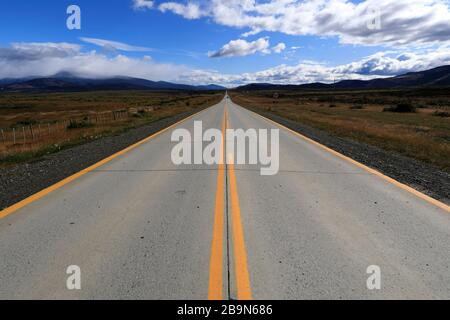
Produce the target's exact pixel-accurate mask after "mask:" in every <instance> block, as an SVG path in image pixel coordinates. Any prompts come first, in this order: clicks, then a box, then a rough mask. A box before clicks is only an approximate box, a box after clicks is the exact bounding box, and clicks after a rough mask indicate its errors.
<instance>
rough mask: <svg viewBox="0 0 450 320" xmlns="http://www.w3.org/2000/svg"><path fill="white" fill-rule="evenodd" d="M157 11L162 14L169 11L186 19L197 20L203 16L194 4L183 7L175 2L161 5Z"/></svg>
mask: <svg viewBox="0 0 450 320" xmlns="http://www.w3.org/2000/svg"><path fill="white" fill-rule="evenodd" d="M158 9H159V10H160V11H162V12H166V11H171V12H173V13H175V14H178V15H180V16H183V17H184V18H186V19H198V18H200V17H202V16H203V11H202V10H201V9H200V7H199V6H198V5H197V4H195V3H188V4H186V5H184V4H180V3H177V2H165V3H163V4H161V5H160V6H159V7H158Z"/></svg>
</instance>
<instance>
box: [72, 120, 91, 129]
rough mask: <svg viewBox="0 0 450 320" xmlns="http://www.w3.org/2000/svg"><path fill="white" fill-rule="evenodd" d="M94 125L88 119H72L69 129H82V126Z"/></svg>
mask: <svg viewBox="0 0 450 320" xmlns="http://www.w3.org/2000/svg"><path fill="white" fill-rule="evenodd" d="M90 127H92V124H91V123H90V122H89V121H87V120H81V121H76V120H70V123H69V125H68V126H67V129H82V128H90Z"/></svg>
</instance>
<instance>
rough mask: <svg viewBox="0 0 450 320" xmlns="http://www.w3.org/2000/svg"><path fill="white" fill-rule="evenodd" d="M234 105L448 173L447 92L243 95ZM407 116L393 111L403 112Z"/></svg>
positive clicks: (449, 126) (449, 104)
mask: <svg viewBox="0 0 450 320" xmlns="http://www.w3.org/2000/svg"><path fill="white" fill-rule="evenodd" d="M231 96H232V98H233V99H234V101H235V102H236V103H238V104H240V105H242V106H245V107H249V108H252V109H255V110H259V111H264V112H270V113H273V114H276V115H279V116H281V117H284V118H287V119H290V120H294V121H297V122H299V123H303V124H306V125H309V126H312V127H315V128H318V129H321V130H324V131H327V132H329V133H331V134H333V135H335V136H339V137H346V138H351V139H354V140H357V141H361V142H364V143H367V144H370V145H374V146H377V147H380V148H383V149H385V150H388V151H395V152H397V153H400V154H403V155H406V156H409V157H412V158H415V159H418V160H421V161H424V162H427V163H430V164H434V165H436V166H438V167H440V168H442V169H444V170H446V171H450V117H449V115H450V114H449V112H450V90H448V89H423V90H387V91H327V92H325V91H277V92H274V91H247V92H238V91H235V92H231ZM405 106H406V111H410V112H392V111H395V110H400V111H401V110H403V108H404V107H405Z"/></svg>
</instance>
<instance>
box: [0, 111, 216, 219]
mask: <svg viewBox="0 0 450 320" xmlns="http://www.w3.org/2000/svg"><path fill="white" fill-rule="evenodd" d="M209 108H211V107H209ZM209 108H206V109H203V110H201V111H199V112H197V113H195V114H193V115H190V116H189V117H187V118H185V119H183V120H180V121H178V122H176V123H174V124H173V125H171V126H169V127H167V128H165V129H162V130H161V131H158V132H156V133H154V134H152V135H151V136H149V137H147V138H145V139H143V140H141V141H139V142H137V143H135V144H133V145H131V146H129V147H127V148H125V149H123V150H122V151H119V152H117V153H115V154H113V155H111V156H109V157H107V158H105V159H103V160H101V161H99V162H97V163H96V164H94V165H92V166H90V167H88V168H86V169H83V170H81V171H80V172H77V173H75V174H74V175H72V176H70V177H68V178H65V179H64V180H61V181H60V182H57V183H56V184H54V185H52V186H50V187H47V188H45V189H43V190H42V191H39V192H38V193H35V194H33V195H32V196H30V197H28V198H26V199H24V200H22V201H20V202H18V203H16V204H14V205H12V206H10V207H8V208H6V209H3V210H2V211H0V219H3V218H5V217H7V216H9V215H10V214H12V213H14V212H16V211H17V210H19V209H21V208H23V207H25V206H27V205H29V204H31V203H33V202H35V201H37V200H39V199H41V198H43V197H45V196H46V195H48V194H49V193H51V192H53V191H55V190H58V189H59V188H61V187H63V186H65V185H66V184H68V183H71V182H72V181H74V180H76V179H78V178H80V177H82V176H84V175H85V174H87V173H89V172H91V171H93V170H95V169H97V168H99V167H101V166H103V165H105V164H107V163H108V162H110V161H112V160H113V159H115V158H117V157H119V156H121V155H123V154H125V153H127V152H129V151H131V150H133V149H135V148H137V147H139V146H140V145H142V144H144V143H146V142H148V141H149V140H151V139H153V138H156V137H157V136H159V135H160V134H162V133H164V132H166V131H167V130H170V129H171V128H173V127H175V126H177V125H179V124H181V123H183V122H185V121H188V120H189V119H191V118H193V117H195V116H197V115H199V114H200V113H202V112H204V111H206V110H208V109H209Z"/></svg>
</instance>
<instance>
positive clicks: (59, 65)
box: [0, 43, 450, 86]
mask: <svg viewBox="0 0 450 320" xmlns="http://www.w3.org/2000/svg"><path fill="white" fill-rule="evenodd" d="M449 64H450V47H435V48H432V49H422V50H421V51H420V52H418V51H415V52H410V51H405V52H399V51H390V52H380V53H377V54H374V55H372V56H369V57H366V58H364V59H361V60H359V61H355V62H352V63H348V64H344V65H338V66H329V65H327V64H325V63H323V62H316V61H302V62H300V63H298V64H296V65H286V64H283V65H279V66H276V67H273V68H269V69H266V70H261V71H258V72H251V73H242V74H222V73H219V72H217V71H214V70H196V69H192V68H189V67H186V66H183V65H176V64H166V63H158V62H156V61H154V60H152V59H151V57H149V56H143V57H142V58H131V57H126V56H124V55H120V54H119V55H115V56H113V57H110V56H108V55H105V54H100V53H98V52H95V51H90V52H85V51H83V50H82V48H81V46H80V45H77V44H71V43H13V44H12V45H11V46H9V47H6V48H2V47H0V79H2V78H21V77H29V76H52V75H54V74H57V73H60V72H70V73H73V74H75V75H78V76H81V77H92V78H106V77H114V76H129V77H137V78H144V79H150V80H165V81H174V82H181V83H190V84H209V83H217V84H222V85H226V86H236V85H240V84H245V83H252V82H271V83H280V84H287V83H291V84H300V83H310V82H317V81H320V82H332V81H333V80H344V79H371V78H375V77H384V76H391V75H398V74H401V73H406V72H410V71H419V70H426V69H431V68H434V67H438V66H441V65H449Z"/></svg>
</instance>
